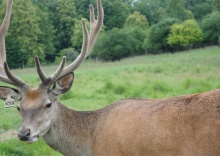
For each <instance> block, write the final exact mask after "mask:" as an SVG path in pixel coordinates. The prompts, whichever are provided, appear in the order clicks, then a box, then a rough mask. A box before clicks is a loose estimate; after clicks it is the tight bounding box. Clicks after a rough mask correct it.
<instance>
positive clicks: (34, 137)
mask: <svg viewBox="0 0 220 156" xmlns="http://www.w3.org/2000/svg"><path fill="white" fill-rule="evenodd" d="M38 138H39V134H37V135H35V136H33V137H32V138H28V140H27V141H26V142H27V143H33V142H36V141H37V140H38Z"/></svg>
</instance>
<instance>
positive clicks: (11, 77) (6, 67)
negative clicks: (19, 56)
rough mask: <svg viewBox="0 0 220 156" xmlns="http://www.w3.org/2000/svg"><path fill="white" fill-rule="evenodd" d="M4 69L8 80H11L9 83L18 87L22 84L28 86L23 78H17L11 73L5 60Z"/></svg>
mask: <svg viewBox="0 0 220 156" xmlns="http://www.w3.org/2000/svg"><path fill="white" fill-rule="evenodd" d="M4 70H5V74H6V75H7V77H8V78H9V80H11V81H12V83H10V84H13V85H15V86H17V87H20V88H22V87H24V86H28V85H27V84H26V83H25V82H24V81H23V80H21V79H19V78H18V77H16V76H14V75H13V74H12V73H11V71H10V69H9V67H8V63H7V62H4Z"/></svg>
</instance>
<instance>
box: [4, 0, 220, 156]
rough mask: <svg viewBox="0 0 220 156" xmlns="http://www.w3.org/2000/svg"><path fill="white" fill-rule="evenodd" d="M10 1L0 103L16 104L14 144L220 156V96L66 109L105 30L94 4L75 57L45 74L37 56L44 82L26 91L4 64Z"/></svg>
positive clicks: (98, 155)
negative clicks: (65, 100) (18, 121)
mask: <svg viewBox="0 0 220 156" xmlns="http://www.w3.org/2000/svg"><path fill="white" fill-rule="evenodd" d="M12 2H13V0H8V3H7V9H6V15H5V18H4V20H3V23H2V25H1V27H0V55H1V57H0V64H1V66H0V73H1V75H0V80H1V81H2V82H4V83H6V84H10V85H12V86H14V87H6V86H0V98H1V99H2V100H5V99H7V98H8V97H10V98H12V99H13V100H15V101H18V102H19V106H18V107H17V109H18V111H19V113H20V115H21V117H22V125H21V127H20V128H19V130H18V133H17V134H18V139H19V140H20V141H25V142H27V143H34V142H36V141H37V140H38V139H39V137H42V138H43V139H44V141H45V143H46V144H48V145H49V146H50V147H51V148H53V149H54V150H56V151H59V152H60V153H62V154H63V155H67V156H70V155H71V156H73V155H74V156H80V155H83V156H91V155H94V156H176V155H179V156H207V155H212V156H218V155H220V134H219V132H220V90H219V89H216V90H211V91H207V92H203V93H197V94H189V95H180V96H176V97H170V98H163V99H147V98H128V99H123V100H120V101H117V102H114V103H112V104H110V105H108V106H106V107H103V108H101V109H98V110H94V111H75V110H72V109H69V108H67V107H66V106H64V105H63V104H61V103H60V102H58V97H59V95H61V94H65V93H66V92H68V91H69V90H70V88H71V86H72V83H73V80H74V71H75V70H76V69H77V68H78V67H79V66H80V64H81V63H82V62H83V61H84V60H85V58H86V57H87V56H88V55H89V54H90V52H91V51H92V48H93V46H94V44H95V42H96V39H97V36H98V34H99V32H100V29H101V26H102V24H103V18H104V11H103V8H102V3H101V0H98V1H97V8H98V9H97V12H98V15H97V19H95V15H94V9H93V6H92V5H90V32H89V31H88V29H87V27H86V26H85V22H84V20H82V29H83V44H82V50H81V53H80V54H79V56H78V57H77V58H76V60H74V61H73V62H72V63H71V64H69V65H67V66H65V62H66V58H65V57H63V59H62V61H61V63H60V65H59V67H58V68H57V70H56V71H55V72H54V73H53V74H52V75H51V76H46V75H45V73H44V72H43V69H42V67H41V64H40V61H39V59H38V57H37V56H35V64H36V70H37V73H38V75H39V78H40V80H41V82H40V83H39V86H38V87H36V88H31V87H30V86H29V85H28V84H27V83H25V82H24V81H23V80H21V79H20V78H18V77H17V76H15V75H14V74H13V73H12V72H11V70H10V69H9V66H8V63H7V61H6V50H5V34H6V32H7V30H8V27H9V22H10V16H11V11H12Z"/></svg>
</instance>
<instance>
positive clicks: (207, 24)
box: [201, 11, 220, 44]
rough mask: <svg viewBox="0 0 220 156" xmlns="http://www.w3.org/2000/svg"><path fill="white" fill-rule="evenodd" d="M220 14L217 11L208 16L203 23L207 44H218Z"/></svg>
mask: <svg viewBox="0 0 220 156" xmlns="http://www.w3.org/2000/svg"><path fill="white" fill-rule="evenodd" d="M219 21H220V12H218V11H216V12H213V13H212V14H210V15H208V16H206V17H205V18H204V19H203V21H202V25H201V27H202V30H203V32H204V39H205V42H207V43H212V44H217V43H218V37H219V36H220V24H219Z"/></svg>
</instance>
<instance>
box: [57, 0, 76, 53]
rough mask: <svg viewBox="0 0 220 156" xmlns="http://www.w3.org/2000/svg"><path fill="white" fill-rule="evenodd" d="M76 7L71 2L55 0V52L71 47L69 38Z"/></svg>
mask: <svg viewBox="0 0 220 156" xmlns="http://www.w3.org/2000/svg"><path fill="white" fill-rule="evenodd" d="M75 11H76V7H75V4H74V2H73V1H72V0H57V4H56V13H55V16H56V19H55V20H56V21H55V22H54V24H55V28H56V29H57V31H56V41H57V45H56V48H57V51H59V50H61V49H65V48H69V47H71V46H72V42H71V37H72V34H73V27H74V24H75V16H76V12H75Z"/></svg>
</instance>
